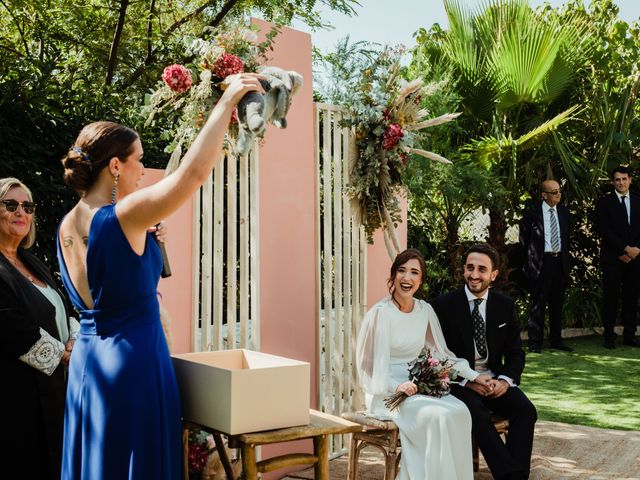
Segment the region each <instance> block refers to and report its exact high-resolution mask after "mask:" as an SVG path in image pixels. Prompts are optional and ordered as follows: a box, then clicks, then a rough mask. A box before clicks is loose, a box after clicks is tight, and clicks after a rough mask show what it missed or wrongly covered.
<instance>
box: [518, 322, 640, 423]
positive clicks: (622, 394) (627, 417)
mask: <svg viewBox="0 0 640 480" xmlns="http://www.w3.org/2000/svg"><path fill="white" fill-rule="evenodd" d="M565 343H567V344H568V345H569V346H571V347H573V348H574V351H573V352H572V353H566V352H560V351H557V350H550V349H549V348H543V351H542V353H541V354H535V353H527V364H526V367H525V370H524V375H523V378H522V385H521V386H522V389H523V390H524V392H525V393H526V394H527V396H528V397H529V398H530V399H531V401H532V402H533V403H534V405H535V406H536V408H537V409H538V418H539V419H540V420H550V421H554V422H564V423H573V424H578V425H588V426H591V427H600V428H617V429H620V430H640V349H639V348H633V347H626V346H622V345H621V344H622V341H621V338H620V337H618V348H616V349H615V350H607V349H605V348H604V347H603V346H602V337H600V336H595V335H594V336H590V337H579V338H574V339H571V338H570V339H566V340H565Z"/></svg>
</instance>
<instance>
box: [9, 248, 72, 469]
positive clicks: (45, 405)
mask: <svg viewBox="0 0 640 480" xmlns="http://www.w3.org/2000/svg"><path fill="white" fill-rule="evenodd" d="M18 253H19V256H20V259H21V260H22V262H23V263H24V264H25V265H27V266H28V267H29V269H30V270H31V271H32V272H33V273H35V274H36V276H37V277H38V278H39V279H41V280H43V281H44V282H46V283H47V284H48V285H49V286H50V287H52V288H54V289H55V290H56V291H57V292H58V294H59V295H60V297H61V298H62V299H63V302H65V300H66V297H65V296H64V295H63V294H62V293H61V291H60V289H59V288H58V287H57V285H56V283H55V281H54V279H53V277H52V275H51V273H50V272H49V269H48V268H47V267H46V266H45V265H44V264H43V263H42V262H41V261H40V260H38V259H37V258H36V257H34V256H33V255H31V254H30V253H28V252H26V251H24V250H22V249H19V251H18ZM65 304H66V302H65ZM65 318H67V319H68V318H69V315H68V308H67V311H66V312H65ZM0 322H2V324H1V326H0V355H1V359H2V360H1V361H2V371H3V375H2V379H3V388H2V390H3V394H2V397H3V401H2V405H3V407H2V413H1V414H0V415H1V417H0V418H2V422H1V424H2V426H3V431H4V432H5V439H6V440H7V442H5V446H4V447H3V448H2V449H0V452H2V453H1V454H0V459H1V460H2V463H1V464H2V465H3V468H4V469H5V470H9V469H11V470H13V471H14V472H19V474H18V477H19V478H24V479H36V478H37V479H39V480H40V479H56V480H57V479H59V478H60V466H61V462H62V430H63V421H64V402H65V368H64V366H63V365H62V364H60V365H58V366H57V368H56V369H55V371H54V372H53V373H52V374H51V375H50V376H49V375H46V374H45V373H43V372H41V371H39V370H37V369H35V368H33V367H31V366H30V365H28V364H26V363H24V362H23V361H21V360H20V359H19V358H20V357H21V356H22V355H24V354H25V353H27V352H28V351H29V350H30V349H31V347H32V346H33V345H34V344H35V343H36V342H37V341H38V340H39V339H40V336H41V335H40V328H43V329H44V330H46V331H47V332H48V333H49V334H50V335H51V336H52V337H54V338H56V339H58V340H60V341H61V342H62V343H64V342H65V341H66V339H60V338H59V334H58V327H57V325H56V310H55V308H54V306H53V305H52V304H51V302H49V300H47V298H46V297H45V296H44V295H43V294H42V293H40V291H39V290H38V289H37V288H36V287H35V286H34V285H33V284H32V283H31V282H30V281H29V280H27V279H26V278H25V277H24V276H23V275H22V274H21V273H20V272H19V271H18V270H17V269H16V268H15V267H14V266H13V265H12V264H11V263H10V262H9V261H8V260H7V259H6V258H5V257H4V255H2V254H0Z"/></svg>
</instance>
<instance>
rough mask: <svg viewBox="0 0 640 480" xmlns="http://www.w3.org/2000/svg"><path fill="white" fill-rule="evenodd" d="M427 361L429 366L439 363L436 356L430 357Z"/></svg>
mask: <svg viewBox="0 0 640 480" xmlns="http://www.w3.org/2000/svg"><path fill="white" fill-rule="evenodd" d="M427 361H428V362H429V366H430V367H435V366H437V365H440V360H438V359H437V358H433V357H430V358H429V359H428V360H427Z"/></svg>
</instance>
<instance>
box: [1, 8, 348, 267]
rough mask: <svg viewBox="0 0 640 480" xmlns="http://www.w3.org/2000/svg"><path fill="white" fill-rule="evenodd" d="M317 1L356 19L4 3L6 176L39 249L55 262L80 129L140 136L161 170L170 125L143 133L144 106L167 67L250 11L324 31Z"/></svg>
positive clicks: (296, 11)
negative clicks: (26, 191)
mask: <svg viewBox="0 0 640 480" xmlns="http://www.w3.org/2000/svg"><path fill="white" fill-rule="evenodd" d="M320 3H322V4H325V5H328V6H329V7H330V8H332V9H333V10H336V11H339V12H342V13H345V14H348V15H351V14H353V5H354V4H355V3H356V2H355V1H354V0H329V1H322V2H320V1H318V0H185V1H181V2H173V1H166V0H145V1H136V2H133V1H130V0H107V1H97V0H88V1H84V2H75V1H69V0H46V1H45V0H26V1H25V0H0V152H2V154H3V157H4V159H5V160H4V161H3V162H2V165H1V166H0V177H4V176H8V175H12V176H16V177H18V178H20V179H21V180H23V181H24V182H25V183H26V184H27V185H29V186H30V188H32V189H33V192H34V195H35V196H36V199H37V200H38V204H39V208H38V215H37V217H38V225H39V230H40V234H39V235H38V243H37V244H36V247H35V251H36V253H38V254H40V255H41V256H42V257H44V258H45V259H46V260H47V261H49V264H50V265H55V263H52V259H53V258H54V249H53V245H54V238H55V228H56V226H57V223H58V222H59V220H60V218H61V216H62V215H63V213H64V212H65V211H66V210H67V208H68V207H69V205H70V204H71V203H72V202H73V201H74V196H73V194H72V192H70V191H69V189H68V188H67V187H65V186H64V185H63V184H62V167H61V166H60V162H59V159H60V158H61V157H62V155H63V153H64V152H65V151H66V149H68V148H69V146H70V145H71V144H72V142H73V139H74V138H75V136H76V135H77V133H78V131H79V130H80V128H81V127H82V126H83V125H85V124H87V123H89V122H91V121H95V120H113V121H117V122H120V123H123V124H125V125H127V126H130V127H132V128H134V129H136V130H138V131H139V132H140V133H141V137H142V141H143V144H144V147H145V164H146V165H147V166H151V167H164V166H165V165H166V162H167V159H168V155H167V154H165V153H164V148H165V145H166V144H167V143H168V141H167V140H166V136H165V137H163V135H162V132H164V131H166V129H167V127H168V125H166V124H165V125H163V124H162V122H159V123H157V124H156V125H155V126H154V127H152V128H148V129H143V128H142V125H143V123H144V118H143V117H142V116H141V115H140V106H141V105H142V104H143V101H144V96H145V94H146V93H147V92H149V91H150V90H151V88H152V87H153V86H154V85H155V84H156V82H157V81H158V79H159V78H160V75H161V73H162V70H163V68H164V67H165V66H166V65H168V64H172V63H188V62H189V60H190V59H189V58H188V53H187V49H186V45H187V43H188V42H189V40H190V39H191V38H194V37H202V36H205V37H206V36H207V35H210V34H211V32H212V30H213V29H215V28H224V23H223V22H228V21H233V20H237V19H242V18H245V17H246V16H248V15H254V16H256V17H261V18H264V19H265V20H269V21H273V22H275V23H278V24H283V25H286V24H289V23H290V22H291V20H292V19H293V18H299V19H302V20H303V21H305V22H306V23H307V24H309V25H310V26H312V27H313V28H319V27H322V26H324V23H323V21H322V17H321V16H320V15H319V13H318V11H317V5H319V4H320Z"/></svg>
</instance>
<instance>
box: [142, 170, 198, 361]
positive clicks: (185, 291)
mask: <svg viewBox="0 0 640 480" xmlns="http://www.w3.org/2000/svg"><path fill="white" fill-rule="evenodd" d="M144 172H145V174H144V177H142V186H143V187H144V186H147V185H152V184H154V183H156V182H157V181H158V180H160V179H162V177H163V176H164V170H158V169H153V168H145V171H144ZM165 223H166V225H167V229H168V239H167V244H166V248H167V255H168V256H169V264H170V266H171V273H172V275H171V276H170V277H168V278H162V279H160V284H159V285H158V291H159V292H160V293H161V295H162V305H163V306H164V307H165V308H166V309H167V310H168V311H169V314H170V317H171V322H170V325H169V329H170V332H171V335H170V337H171V353H185V352H190V351H191V317H192V308H193V307H192V301H191V297H192V294H193V281H192V276H191V263H192V261H193V260H192V257H191V245H192V241H193V230H192V225H193V205H192V202H187V203H186V204H185V205H183V206H182V207H181V208H180V209H179V210H178V211H177V212H175V213H174V214H173V215H171V216H170V217H169V218H167V219H166V221H165Z"/></svg>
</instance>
